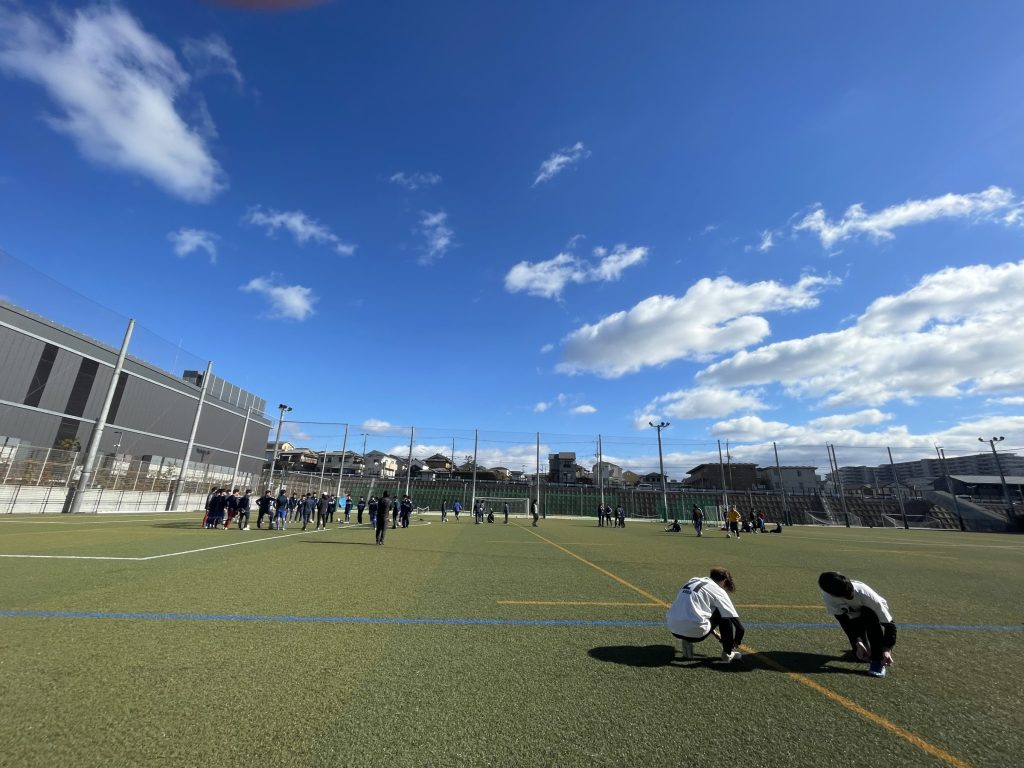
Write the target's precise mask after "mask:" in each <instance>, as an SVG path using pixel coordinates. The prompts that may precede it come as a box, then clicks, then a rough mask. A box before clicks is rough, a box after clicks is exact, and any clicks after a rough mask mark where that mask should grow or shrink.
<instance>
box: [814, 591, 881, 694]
mask: <svg viewBox="0 0 1024 768" xmlns="http://www.w3.org/2000/svg"><path fill="white" fill-rule="evenodd" d="M818 587H819V588H820V589H821V597H822V599H823V600H824V601H825V608H826V609H827V610H828V612H829V613H831V614H832V615H833V616H835V617H836V621H838V622H839V626H841V627H842V628H843V632H845V633H846V636H847V637H848V638H849V640H850V647H851V648H852V649H853V653H854V654H855V655H856V657H857V659H858V660H860V661H869V660H870V662H871V663H870V666H869V667H868V674H869V675H871V676H872V677H885V668H886V667H888V666H889V665H891V664H892V663H893V660H892V649H893V646H894V645H896V625H895V624H894V623H893V620H892V614H891V613H889V603H887V602H886V601H885V598H884V597H882V596H881V595H880V594H878V593H877V592H875V590H873V589H872V588H871V587H869V586H868V585H867V584H865V583H864V582H862V581H851V580H850V579H848V578H847V577H846V576H843V574H841V573H836V572H835V571H826V572H825V573H823V574H821V575H820V576H819V577H818Z"/></svg>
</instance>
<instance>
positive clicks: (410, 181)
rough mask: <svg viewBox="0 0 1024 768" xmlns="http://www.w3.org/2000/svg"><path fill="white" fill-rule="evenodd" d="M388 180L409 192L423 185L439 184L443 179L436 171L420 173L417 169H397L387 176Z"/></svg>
mask: <svg viewBox="0 0 1024 768" xmlns="http://www.w3.org/2000/svg"><path fill="white" fill-rule="evenodd" d="M388 181H390V182H391V183H392V184H397V185H398V186H400V187H405V188H406V189H408V190H409V191H410V192H415V191H416V190H417V189H422V188H423V187H433V186H435V185H437V184H440V183H441V182H442V181H443V179H442V178H441V177H440V176H439V175H438V174H436V173H421V172H419V171H413V172H412V173H406V172H405V171H399V172H398V173H394V174H392V175H391V176H390V177H388Z"/></svg>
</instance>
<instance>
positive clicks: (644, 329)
mask: <svg viewBox="0 0 1024 768" xmlns="http://www.w3.org/2000/svg"><path fill="white" fill-rule="evenodd" d="M836 282H837V281H836V280H834V279H832V278H823V277H815V276H812V275H805V276H804V277H802V278H800V280H798V281H797V282H796V283H795V284H793V285H783V284H782V283H777V282H775V281H774V280H767V281H763V282H758V283H738V282H735V281H734V280H732V279H730V278H728V277H716V278H714V279H710V278H703V279H701V280H698V281H697V282H696V283H694V284H693V285H692V286H690V288H689V289H688V290H687V291H686V293H685V294H684V295H683V296H651V297H650V298H647V299H644V300H643V301H641V302H640V303H639V304H637V305H635V306H634V307H632V308H631V309H629V310H625V311H621V312H615V313H614V314H611V315H608V316H607V317H605V318H602V319H601V320H599V321H598V322H596V323H593V324H588V325H584V326H583V327H581V328H578V329H577V330H575V331H573V332H572V333H570V334H569V335H568V336H566V337H565V340H564V343H563V347H562V348H563V352H564V358H563V361H562V362H561V363H559V364H558V366H557V368H556V370H558V371H560V372H561V373H583V372H590V373H596V374H597V375H598V376H601V377H603V378H617V377H619V376H622V375H623V374H626V373H632V372H635V371H639V370H640V369H642V368H646V367H652V366H659V365H664V364H665V363H668V362H670V361H672V360H679V359H691V360H706V359H708V358H710V357H712V356H714V355H719V354H723V353H726V352H733V351H735V350H737V349H742V348H744V347H746V346H749V345H750V344H755V343H757V342H758V341H760V340H762V339H763V338H765V337H766V336H767V335H768V334H769V332H770V328H769V325H768V321H767V320H766V319H765V318H764V317H762V316H761V315H762V314H763V313H766V312H785V311H794V310H801V309H809V308H811V307H815V306H817V305H818V294H819V293H820V292H821V291H822V290H823V289H824V288H825V287H826V286H828V285H832V284H835V283H836Z"/></svg>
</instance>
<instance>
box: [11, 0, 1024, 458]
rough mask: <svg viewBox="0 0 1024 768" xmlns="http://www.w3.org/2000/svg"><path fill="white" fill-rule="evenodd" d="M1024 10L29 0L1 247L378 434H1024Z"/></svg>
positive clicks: (626, 454)
mask: <svg viewBox="0 0 1024 768" xmlns="http://www.w3.org/2000/svg"><path fill="white" fill-rule="evenodd" d="M1022 22H1024V8H1022V7H1020V5H1019V4H1017V3H986V4H983V5H980V6H979V5H971V6H970V7H968V6H965V5H961V4H953V3H948V4H936V3H932V2H909V3H901V4H898V5H895V6H894V5H893V4H882V3H877V4H876V3H868V4H860V5H857V6H849V5H839V4H824V5H823V4H820V3H790V4H782V5H779V4H774V5H765V4H761V3H731V4H703V3H677V2H653V3H645V4H642V5H640V6H637V4H625V3H611V2H564V3H531V2H524V3H515V4H505V5H501V6H498V5H496V4H469V3H455V2H439V3H431V4H423V3H370V2H358V3H357V2H329V3H323V4H320V5H314V6H312V7H305V8H302V9H297V10H286V11H278V12H272V11H251V10H245V9H242V8H239V7H237V6H232V5H229V4H217V3H212V2H199V0H194V1H191V0H190V1H183V2H180V3H174V4H156V3H141V2H123V3H117V4H108V3H101V4H82V3H62V2H58V3H53V4H48V5H46V6H45V7H41V6H40V4H37V3H20V2H10V0H0V103H2V104H3V105H4V110H3V114H2V116H0V247H2V248H4V249H5V250H6V251H8V252H9V253H10V254H12V255H13V256H15V257H17V258H18V259H20V260H22V261H24V262H27V263H29V264H31V265H34V266H35V267H37V268H38V269H40V270H42V271H43V272H46V273H47V274H49V275H52V276H54V277H57V278H58V279H59V280H61V281H62V282H63V283H65V284H67V285H70V286H74V287H75V289H76V290H78V291H80V292H81V293H82V294H84V295H85V296H88V297H90V298H91V299H94V300H95V301H97V302H99V303H100V304H102V305H105V306H106V307H110V308H112V309H114V310H116V311H117V312H119V313H122V314H124V315H126V316H131V317H135V318H136V319H137V320H138V321H139V323H141V324H142V325H144V326H145V327H146V328H147V329H150V330H151V331H153V332H155V333H157V334H159V335H160V336H162V337H164V338H166V339H169V340H173V341H174V342H175V343H180V344H181V345H182V346H183V347H184V348H185V349H187V350H188V351H189V352H190V353H191V355H192V356H193V357H194V358H195V359H197V360H203V359H206V358H212V359H213V360H214V361H215V365H216V371H217V372H218V373H219V374H220V375H221V376H224V377H225V378H227V379H229V380H230V381H233V382H235V383H237V384H239V385H240V386H243V387H246V388H248V389H250V390H252V391H255V392H257V393H259V394H260V395H261V396H264V397H266V399H267V400H268V402H270V403H272V404H273V403H277V402H280V401H283V402H287V403H289V404H290V405H292V406H293V407H294V411H293V414H292V415H293V416H294V418H296V419H299V420H301V421H309V422H350V423H352V424H354V425H358V424H364V425H367V424H368V425H370V426H369V431H370V434H371V435H374V438H373V439H374V441H375V442H376V444H377V446H376V447H380V448H382V449H388V448H390V447H391V446H393V445H396V444H398V443H400V442H401V440H398V439H397V437H398V435H399V431H398V430H389V429H388V427H387V426H383V425H385V424H390V425H435V427H433V428H432V429H428V430H425V432H424V434H426V435H427V437H426V438H425V439H424V441H423V442H422V444H418V445H417V453H420V452H427V451H429V450H432V449H433V448H435V447H438V446H440V445H444V444H445V442H446V441H445V440H444V439H443V435H444V434H447V433H450V432H454V431H456V429H459V430H463V432H461V433H460V434H463V435H464V434H465V432H464V431H465V430H467V429H472V428H474V427H479V428H481V429H483V430H487V431H488V432H489V433H494V434H497V433H499V432H507V433H532V432H535V431H541V432H543V433H545V435H551V436H552V437H551V438H550V439H545V441H544V445H543V447H542V450H544V451H547V450H549V449H550V450H558V449H559V448H564V447H565V446H569V445H572V440H570V439H568V438H566V439H564V440H562V441H561V442H562V443H563V444H564V445H563V444H560V443H559V438H556V437H553V436H554V435H581V436H586V435H596V434H598V433H602V434H605V435H616V436H621V438H622V439H620V440H618V441H616V440H615V439H612V440H611V441H610V447H609V446H606V453H608V454H609V455H610V456H611V457H612V458H613V459H620V460H622V461H623V462H624V463H627V464H630V465H633V466H637V467H641V466H642V467H645V468H653V467H652V461H654V459H652V456H656V453H652V450H651V446H652V445H653V430H650V429H649V428H647V429H645V430H642V429H640V428H641V427H643V426H645V425H646V424H647V422H648V421H651V420H657V419H664V420H666V421H669V422H671V423H672V427H671V428H670V430H669V431H666V433H665V437H666V440H667V441H668V443H669V444H668V451H669V454H670V456H671V459H670V461H669V464H670V466H671V467H673V468H676V467H678V468H685V467H686V465H687V464H689V465H690V466H692V465H693V463H696V462H697V461H699V460H704V459H706V458H711V456H710V454H709V453H708V451H710V450H712V449H713V448H714V446H715V441H716V440H718V439H722V440H723V441H724V440H727V439H728V440H729V441H730V445H731V446H733V448H732V451H733V455H734V456H735V457H736V458H737V460H742V459H749V460H753V461H762V462H763V461H767V460H768V459H769V456H770V454H766V448H767V449H768V450H770V447H771V442H772V441H773V440H774V441H776V442H778V443H779V445H780V447H781V450H782V459H783V462H784V463H803V462H809V463H812V464H816V465H818V466H822V465H824V464H825V463H826V462H825V459H824V450H823V446H824V443H826V442H833V443H835V444H836V445H837V446H842V447H843V449H842V451H841V453H845V454H846V456H847V457H849V458H848V459H847V458H845V457H844V456H842V455H840V460H841V461H842V462H843V463H857V462H859V461H864V462H865V463H869V464H877V463H881V462H883V461H885V460H886V456H885V453H884V447H885V446H892V447H893V449H894V451H895V452H896V453H897V456H898V457H904V456H905V457H909V456H916V455H933V451H934V448H933V446H934V444H935V443H941V444H943V445H946V446H948V450H949V451H950V452H951V453H962V452H967V451H973V450H974V446H975V445H979V444H978V443H977V437H978V436H980V435H983V436H985V437H990V436H992V435H1004V434H1005V435H1006V436H1007V441H1006V443H1005V444H1006V445H1007V446H1010V447H1014V446H1021V445H1022V444H1024V415H1022V414H1024V409H1022V405H1024V386H1022V383H1021V382H1022V381H1024V344H1022V343H1021V342H1022V340H1024V319H1022V318H1024V290H1022V289H1024V261H1022V259H1024V248H1022V246H1024V207H1022V206H1024V198H1022V197H1021V195H1024V180H1022V174H1024V167H1022V157H1024V156H1022V153H1021V145H1022V141H1024V139H1022V137H1024V130H1022V128H1024V107H1022V105H1021V103H1020V100H1019V99H1017V98H1015V94H1016V92H1017V89H1018V84H1019V83H1020V82H1021V79H1022V76H1024V54H1021V52H1020V46H1019V35H1018V34H1017V33H1018V31H1019V29H1020V28H1021V23H1022ZM7 290H8V292H9V295H11V297H12V298H13V299H15V300H21V301H22V302H23V303H29V304H33V302H39V303H35V304H33V308H35V309H37V310H38V311H41V312H44V313H46V309H47V307H46V302H45V301H41V297H39V296H38V295H35V296H19V295H18V293H17V291H15V290H11V289H10V288H9V287H8V289H7ZM83 322H84V321H83ZM363 429H366V428H365V427H364V428H363ZM356 431H357V432H358V431H359V429H357V430H356ZM337 433H338V430H337V429H335V428H329V427H320V428H316V429H314V428H312V427H309V426H307V427H302V426H296V427H294V436H295V437H296V438H297V439H298V440H299V441H303V440H309V441H311V442H314V443H315V442H318V441H320V442H330V443H334V442H337V440H336V437H337ZM516 440H518V438H516V439H515V440H514V439H511V438H510V439H509V440H507V441H505V442H501V441H495V442H493V443H491V446H492V453H491V454H490V455H489V458H490V463H497V462H499V461H500V462H502V463H505V464H507V465H513V464H515V463H516V462H518V461H520V460H524V456H526V455H527V453H528V451H527V450H526V449H525V448H523V449H522V450H521V449H520V448H521V447H519V446H518V443H516ZM513 443H516V445H517V447H516V448H515V450H511V449H509V448H507V447H506V448H502V447H501V445H506V446H507V445H511V444H513ZM581 444H582V443H581ZM317 447H320V446H317ZM333 447H340V446H333ZM569 449H570V450H572V449H574V448H569ZM463 452H464V451H463V450H462V447H461V446H460V449H459V453H463ZM579 452H580V453H581V454H582V453H586V452H587V450H585V449H581V450H580V451H579ZM674 473H675V474H678V472H677V471H675V470H674Z"/></svg>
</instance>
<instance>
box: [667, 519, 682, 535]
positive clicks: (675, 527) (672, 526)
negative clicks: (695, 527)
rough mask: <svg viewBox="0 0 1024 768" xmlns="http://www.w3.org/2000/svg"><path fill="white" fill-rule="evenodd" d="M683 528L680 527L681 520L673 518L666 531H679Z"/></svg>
mask: <svg viewBox="0 0 1024 768" xmlns="http://www.w3.org/2000/svg"><path fill="white" fill-rule="evenodd" d="M681 530H683V529H682V528H680V527H679V521H678V520H673V521H672V522H671V523H669V524H668V525H666V526H665V533H679V532H680V531H681Z"/></svg>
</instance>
